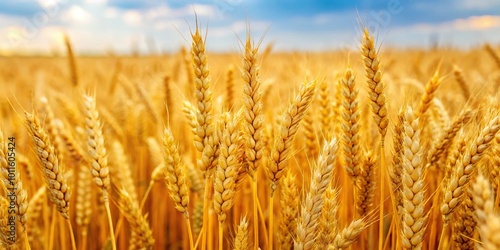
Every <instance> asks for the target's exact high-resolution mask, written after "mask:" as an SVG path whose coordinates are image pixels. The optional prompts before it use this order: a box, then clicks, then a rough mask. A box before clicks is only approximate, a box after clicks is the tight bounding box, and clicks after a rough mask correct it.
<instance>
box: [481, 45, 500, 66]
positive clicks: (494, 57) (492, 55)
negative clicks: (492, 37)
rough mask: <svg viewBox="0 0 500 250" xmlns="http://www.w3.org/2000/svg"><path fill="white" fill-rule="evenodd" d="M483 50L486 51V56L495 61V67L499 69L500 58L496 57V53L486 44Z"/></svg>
mask: <svg viewBox="0 0 500 250" xmlns="http://www.w3.org/2000/svg"><path fill="white" fill-rule="evenodd" d="M484 48H485V49H486V51H487V52H488V54H489V55H490V56H491V58H492V59H493V60H494V61H495V64H496V65H497V67H499V68H500V56H499V55H498V53H497V52H496V51H495V50H494V49H493V48H492V47H491V45H489V44H486V45H485V46H484Z"/></svg>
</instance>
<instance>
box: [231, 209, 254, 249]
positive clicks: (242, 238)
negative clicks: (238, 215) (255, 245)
mask: <svg viewBox="0 0 500 250" xmlns="http://www.w3.org/2000/svg"><path fill="white" fill-rule="evenodd" d="M233 245H234V247H233V249H234V250H247V249H250V235H249V233H248V220H247V219H246V218H245V217H243V218H242V219H241V220H240V224H239V225H238V228H237V229H236V236H235V237H234V242H233Z"/></svg>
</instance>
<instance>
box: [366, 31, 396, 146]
mask: <svg viewBox="0 0 500 250" xmlns="http://www.w3.org/2000/svg"><path fill="white" fill-rule="evenodd" d="M361 54H362V56H363V61H364V64H365V71H366V78H367V79H368V88H369V89H370V93H369V96H370V100H371V107H372V112H373V118H374V119H375V123H376V124H377V126H378V128H379V132H380V135H381V136H382V141H383V140H384V137H385V135H386V133H387V126H388V124H389V119H388V118H387V109H388V108H387V101H386V98H385V93H384V90H385V86H384V82H383V81H382V71H381V70H380V61H379V60H380V59H379V58H378V51H377V49H376V48H375V41H374V39H373V37H372V36H371V35H370V32H369V31H368V29H366V28H365V29H364V31H363V39H362V42H361Z"/></svg>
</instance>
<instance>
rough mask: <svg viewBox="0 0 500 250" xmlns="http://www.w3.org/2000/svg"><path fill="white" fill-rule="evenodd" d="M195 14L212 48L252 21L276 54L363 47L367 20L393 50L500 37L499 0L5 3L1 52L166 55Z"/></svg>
mask: <svg viewBox="0 0 500 250" xmlns="http://www.w3.org/2000/svg"><path fill="white" fill-rule="evenodd" d="M195 13H196V14H197V16H198V19H199V22H200V24H201V25H202V27H204V30H206V28H208V36H207V37H208V40H207V48H208V50H211V51H218V52H235V51H239V48H240V46H239V41H238V37H239V38H240V39H241V38H242V37H245V32H246V29H247V22H248V23H249V24H250V27H251V32H252V35H253V37H257V38H259V37H262V36H263V35H264V34H265V37H264V41H263V44H264V45H265V44H268V43H273V45H274V50H275V51H290V50H308V51H323V50H333V49H339V48H345V47H353V48H354V47H355V46H356V44H357V43H356V41H358V40H359V33H360V30H361V28H360V27H361V25H362V23H363V24H364V25H366V26H368V27H369V28H370V29H371V30H373V31H375V32H376V33H377V34H378V37H379V40H380V41H381V42H382V43H383V44H384V46H386V47H389V46H391V47H392V46H395V47H403V48H406V47H423V48H430V47H435V46H440V47H453V48H464V49H468V48H471V47H476V46H480V45H481V44H483V43H485V42H488V43H493V44H496V43H498V42H499V41H500V1H498V0H442V1H432V0H354V1H339V0H328V1H306V0H289V1H285V0H252V1H250V0H199V1H192V0H187V1H180V0H172V1H167V0H19V1H14V0H2V1H0V37H1V38H0V55H9V54H13V53H15V54H23V53H28V54H54V53H56V54H57V53H62V52H63V51H64V46H63V39H62V34H64V33H67V34H68V35H69V36H70V37H71V40H72V43H73V47H74V50H75V51H76V53H78V54H105V53H109V52H113V53H116V54H129V53H138V54H157V53H171V52H175V51H178V49H179V48H180V47H182V46H189V41H190V39H189V29H190V27H191V28H193V27H194V25H195V24H194V21H195Z"/></svg>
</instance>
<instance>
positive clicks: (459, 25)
mask: <svg viewBox="0 0 500 250" xmlns="http://www.w3.org/2000/svg"><path fill="white" fill-rule="evenodd" d="M496 27H500V16H488V15H485V16H471V17H467V18H459V19H455V20H453V21H449V22H443V23H438V24H428V23H421V24H416V25H413V28H415V29H416V30H419V31H424V32H441V31H445V30H457V31H460V30H488V29H492V28H496Z"/></svg>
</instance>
